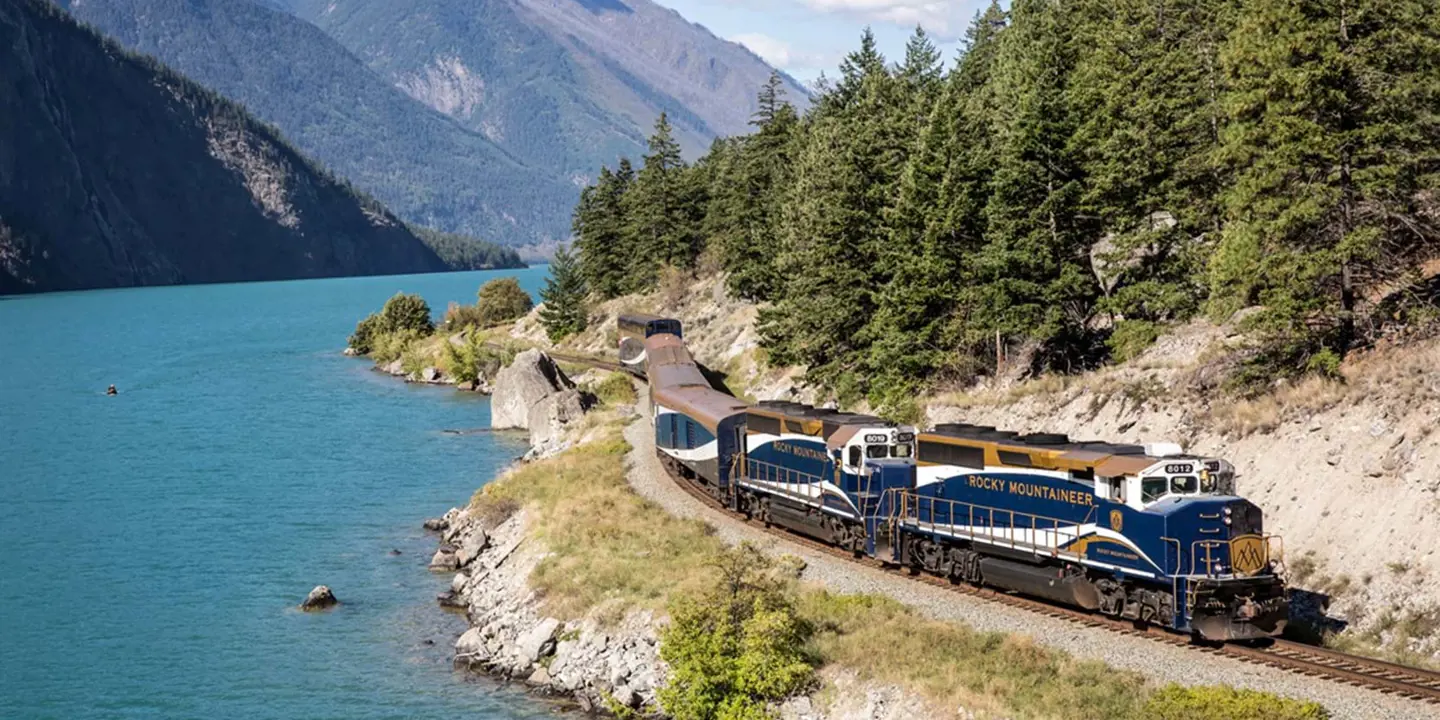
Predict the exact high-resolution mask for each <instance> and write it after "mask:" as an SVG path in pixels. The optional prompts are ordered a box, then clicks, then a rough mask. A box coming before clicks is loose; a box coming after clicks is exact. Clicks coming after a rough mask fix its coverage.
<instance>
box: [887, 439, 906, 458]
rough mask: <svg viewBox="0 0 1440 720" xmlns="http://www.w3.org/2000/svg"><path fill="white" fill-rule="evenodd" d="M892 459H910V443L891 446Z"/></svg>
mask: <svg viewBox="0 0 1440 720" xmlns="http://www.w3.org/2000/svg"><path fill="white" fill-rule="evenodd" d="M890 457H893V458H908V457H910V443H899V444H896V445H891V446H890Z"/></svg>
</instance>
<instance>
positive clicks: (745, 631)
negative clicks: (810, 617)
mask: <svg viewBox="0 0 1440 720" xmlns="http://www.w3.org/2000/svg"><path fill="white" fill-rule="evenodd" d="M711 564H712V566H713V567H714V569H715V570H716V572H715V574H714V579H713V582H712V585H711V586H710V587H708V588H705V589H704V590H702V591H700V592H698V593H692V594H682V595H679V596H677V597H676V598H675V599H673V600H672V601H671V603H670V624H669V625H667V626H666V627H665V629H664V630H663V631H662V632H661V638H660V657H661V658H662V659H664V660H665V662H666V663H667V664H668V665H669V666H670V681H669V683H668V684H667V685H666V686H665V688H664V689H662V690H661V691H660V705H661V707H663V708H664V710H665V712H666V713H668V714H669V715H670V716H672V717H674V718H676V720H712V719H724V720H732V719H733V720H740V719H746V720H748V719H749V718H756V719H759V718H766V717H769V712H768V708H767V704H768V703H769V702H770V701H773V700H779V699H781V698H784V697H785V696H787V695H790V694H792V693H794V692H796V691H797V690H800V689H801V688H803V687H804V686H805V685H806V684H808V683H809V682H810V679H811V677H812V673H813V667H812V665H811V663H810V659H809V658H808V657H807V655H806V653H805V650H804V648H805V644H806V642H807V640H808V638H809V636H810V632H811V629H810V626H809V625H808V624H807V623H806V622H805V621H804V620H802V619H801V618H800V616H799V614H798V613H796V611H795V608H794V605H793V603H792V602H791V601H790V596H791V592H790V591H791V588H790V584H789V582H788V581H787V579H786V578H785V577H784V576H783V574H782V573H781V572H780V571H779V568H778V567H777V565H776V563H775V562H774V561H773V560H771V559H770V558H768V557H767V556H765V555H764V554H763V553H762V552H761V551H760V550H759V549H758V548H756V547H754V546H752V545H749V544H748V543H747V544H742V545H741V546H740V547H738V548H733V549H731V548H727V549H724V550H722V551H720V552H719V553H717V554H716V555H715V558H714V560H713V561H712V563H711Z"/></svg>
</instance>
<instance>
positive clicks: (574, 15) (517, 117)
mask: <svg viewBox="0 0 1440 720" xmlns="http://www.w3.org/2000/svg"><path fill="white" fill-rule="evenodd" d="M275 1H276V2H280V3H285V4H288V6H289V7H291V8H292V9H293V10H294V12H295V13H296V14H297V15H299V16H300V17H303V18H305V19H306V20H309V21H310V22H312V23H314V24H316V25H317V26H319V27H320V28H322V29H324V30H325V31H326V32H328V33H329V34H330V35H332V36H333V37H335V38H336V39H337V40H339V41H340V42H341V43H342V44H344V45H345V46H346V47H347V48H349V49H350V50H351V51H352V52H354V53H355V54H356V55H357V56H359V57H360V58H361V59H362V60H364V61H365V62H367V63H368V64H369V65H370V67H372V68H373V69H375V71H376V72H378V73H379V74H380V75H382V76H383V77H385V78H387V79H388V80H390V81H391V82H392V83H394V84H395V85H397V86H398V87H401V88H403V89H405V91H406V92H408V93H410V94H411V96H412V97H415V98H416V99H418V100H420V101H422V102H424V103H425V104H427V105H429V106H431V107H433V108H435V109H436V110H439V111H440V112H443V113H445V114H447V115H449V116H451V117H453V118H455V119H456V120H457V121H458V122H460V123H461V124H463V125H465V126H466V127H469V128H471V129H474V130H478V131H480V132H484V133H485V134H486V136H487V137H490V138H491V139H492V140H494V141H495V142H496V143H497V144H498V145H500V146H501V147H503V148H505V149H506V150H509V151H510V152H511V153H512V154H514V155H515V156H516V157H518V158H521V159H522V160H524V161H525V162H528V163H531V164H534V165H537V166H542V167H553V168H557V169H558V170H560V171H561V172H562V173H564V174H566V175H567V176H569V177H572V178H575V179H576V180H577V181H578V182H584V181H588V180H589V179H590V178H592V177H593V176H594V175H595V173H596V172H598V170H599V167H600V165H601V164H609V165H612V166H613V165H614V163H615V159H616V158H617V157H619V156H621V155H627V156H630V157H632V158H636V157H638V155H639V154H640V153H641V152H643V149H644V147H645V139H646V137H647V136H648V135H649V132H650V128H651V125H652V124H653V122H654V119H655V117H656V116H658V115H659V114H660V113H661V112H662V111H663V112H666V113H668V114H669V115H670V119H671V123H672V124H673V125H674V126H675V129H676V136H677V138H678V139H679V140H680V142H681V144H682V146H683V147H684V148H685V149H686V150H687V151H688V153H689V154H691V155H692V156H694V155H698V154H699V153H700V152H702V151H703V150H704V149H706V148H707V147H708V146H709V144H710V142H711V140H713V139H714V138H715V137H717V136H724V135H734V134H739V133H742V132H745V131H746V130H747V128H748V123H749V121H750V117H751V115H752V114H753V113H754V111H755V109H756V107H757V105H756V93H757V91H758V90H759V88H760V86H761V85H762V84H764V82H765V81H766V79H767V78H768V77H769V76H770V73H771V72H772V68H770V66H768V65H767V64H765V62H764V61H763V60H761V59H760V58H759V57H758V56H756V55H755V54H754V53H752V52H750V51H749V50H747V49H746V48H744V47H743V46H741V45H738V44H736V43H732V42H729V41H726V40H722V39H720V38H718V37H716V36H715V35H713V34H712V33H710V31H708V30H706V29H705V28H703V27H702V26H699V25H696V24H694V23H691V22H689V21H687V20H685V18H683V17H682V16H681V15H680V14H679V13H678V12H676V11H674V10H671V9H668V8H665V7H662V6H660V5H658V4H656V3H654V2H652V1H651V0H477V1H475V2H467V3H453V2H449V1H448V0H411V1H409V2H405V3H395V2H388V1H387V0H275ZM785 81H786V84H785V90H786V91H787V93H788V95H789V99H790V100H791V102H793V103H795V104H796V105H797V106H799V108H800V109H802V110H803V109H804V108H805V107H807V106H808V105H809V95H808V92H807V91H806V90H805V89H804V87H803V86H801V85H800V84H799V83H798V82H796V81H794V80H793V79H792V78H788V77H786V78H785Z"/></svg>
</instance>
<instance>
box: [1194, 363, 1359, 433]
mask: <svg viewBox="0 0 1440 720" xmlns="http://www.w3.org/2000/svg"><path fill="white" fill-rule="evenodd" d="M1353 391H1354V386H1353V385H1347V384H1345V383H1341V382H1338V381H1335V380H1330V379H1328V378H1321V377H1307V378H1304V379H1302V380H1299V381H1297V382H1293V383H1284V384H1282V385H1280V386H1279V387H1277V388H1275V389H1274V390H1272V391H1270V392H1269V393H1266V394H1264V395H1261V396H1259V397H1253V398H1247V397H1230V398H1221V399H1219V400H1217V401H1215V402H1214V403H1212V404H1211V405H1210V409H1209V411H1208V413H1207V417H1206V418H1205V420H1207V421H1208V422H1206V423H1205V424H1206V425H1207V426H1208V427H1210V428H1211V429H1213V430H1215V431H1216V432H1219V433H1222V434H1224V435H1227V436H1229V437H1232V438H1241V437H1246V436H1248V435H1253V434H1255V433H1257V432H1270V431H1272V430H1274V429H1275V428H1278V427H1280V426H1281V425H1282V424H1284V423H1285V422H1287V421H1290V420H1298V419H1301V418H1304V417H1308V416H1310V415H1314V414H1316V413H1322V412H1325V411H1326V410H1329V409H1330V408H1333V407H1335V406H1336V405H1339V404H1340V403H1342V402H1345V401H1346V400H1347V399H1349V398H1350V396H1351V393H1352V392H1353Z"/></svg>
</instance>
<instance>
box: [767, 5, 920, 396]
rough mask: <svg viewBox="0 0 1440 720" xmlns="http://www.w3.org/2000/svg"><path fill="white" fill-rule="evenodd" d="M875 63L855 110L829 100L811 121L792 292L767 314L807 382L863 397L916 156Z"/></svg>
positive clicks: (790, 244)
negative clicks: (903, 186)
mask: <svg viewBox="0 0 1440 720" xmlns="http://www.w3.org/2000/svg"><path fill="white" fill-rule="evenodd" d="M866 38H867V39H866V41H865V45H867V46H868V45H869V44H870V42H871V40H870V38H869V35H868V34H867V36H866ZM864 53H865V48H864V47H862V51H861V55H863V54H864ZM871 65H872V66H878V67H880V68H881V70H880V71H879V72H878V73H872V74H869V75H866V76H864V77H863V82H862V85H861V86H860V88H859V93H858V94H857V95H856V96H855V97H854V98H853V99H852V100H850V101H848V104H840V103H834V102H827V100H826V99H824V98H822V99H821V105H822V108H825V107H828V108H830V109H829V110H828V111H826V110H823V109H822V110H821V111H820V112H818V113H816V114H815V116H813V118H812V119H811V120H810V122H809V125H808V133H807V138H806V142H805V146H804V148H803V150H802V151H801V153H800V155H799V157H798V159H797V162H796V163H795V165H796V170H795V179H794V181H793V182H792V183H791V191H790V195H789V197H788V199H787V202H786V207H785V210H784V212H783V215H782V222H781V227H782V237H783V238H784V240H783V242H784V244H785V252H784V253H783V254H782V255H781V256H780V258H779V263H780V266H779V269H780V273H781V275H782V276H783V277H784V278H785V281H786V282H785V288H784V292H783V295H781V296H780V297H779V298H778V300H777V301H776V305H775V307H774V308H772V309H771V310H770V311H768V312H762V314H761V333H762V335H764V336H765V337H766V338H767V339H768V340H769V341H770V343H771V347H772V353H774V355H772V356H773V357H777V359H778V358H782V357H783V358H789V359H791V361H792V362H793V363H794V364H803V365H806V366H808V368H809V370H808V374H807V378H809V379H810V380H811V381H814V382H817V383H820V384H822V385H825V386H828V387H831V388H835V389H836V390H837V392H838V394H840V395H841V396H846V397H853V396H855V395H856V394H857V393H859V392H861V391H863V390H864V376H863V373H862V372H861V370H862V368H863V362H864V349H865V347H866V344H867V342H868V339H867V337H866V336H865V335H864V334H863V333H862V330H863V329H864V327H865V325H866V323H867V321H868V319H869V318H870V316H871V315H872V314H873V311H874V308H875V293H876V291H877V290H878V289H879V288H880V287H883V286H884V285H885V283H887V282H888V281H889V273H890V268H889V267H887V265H886V259H887V257H888V255H887V240H888V237H887V232H886V214H887V212H888V210H889V208H890V207H891V205H892V203H893V200H894V197H895V192H896V183H897V181H898V178H899V175H900V172H901V171H902V170H903V167H904V162H905V155H906V150H907V148H906V146H905V141H904V140H905V137H906V133H905V130H904V127H903V123H897V122H895V118H896V116H897V114H903V112H904V111H905V106H904V104H903V103H901V102H898V99H899V97H901V96H900V94H899V93H898V92H897V87H898V83H897V82H896V81H895V80H894V79H893V78H892V77H891V76H890V74H889V73H888V72H886V71H885V70H884V69H883V58H882V59H878V60H874V61H873V62H872V63H871ZM856 66H857V67H858V66H859V65H858V64H857V65H856ZM837 92H838V91H837ZM782 362H784V361H783V360H782Z"/></svg>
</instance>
